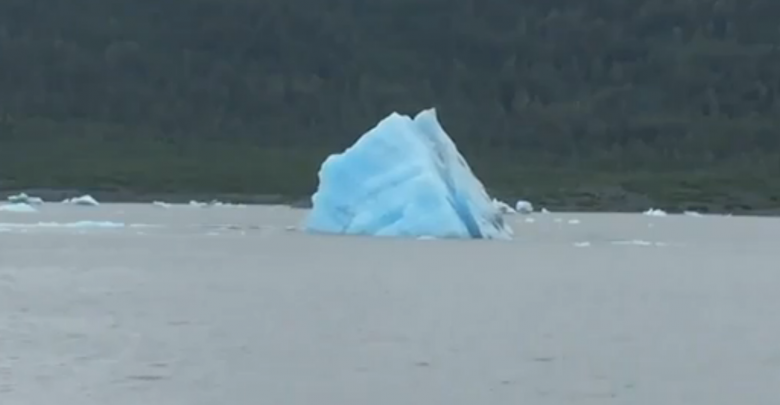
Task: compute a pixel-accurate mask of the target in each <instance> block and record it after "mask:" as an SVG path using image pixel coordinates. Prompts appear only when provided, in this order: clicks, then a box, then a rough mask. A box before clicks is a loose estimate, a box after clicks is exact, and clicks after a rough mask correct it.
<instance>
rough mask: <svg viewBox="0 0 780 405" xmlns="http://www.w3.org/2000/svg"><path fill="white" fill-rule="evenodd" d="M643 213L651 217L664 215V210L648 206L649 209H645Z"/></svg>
mask: <svg viewBox="0 0 780 405" xmlns="http://www.w3.org/2000/svg"><path fill="white" fill-rule="evenodd" d="M643 214H645V215H648V216H651V217H665V216H666V215H667V214H666V211H664V210H661V209H656V208H650V209H649V210H647V211H645V212H644V213H643Z"/></svg>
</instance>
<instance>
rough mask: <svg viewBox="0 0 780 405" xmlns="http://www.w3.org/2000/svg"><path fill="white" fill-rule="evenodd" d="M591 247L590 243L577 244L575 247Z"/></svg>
mask: <svg viewBox="0 0 780 405" xmlns="http://www.w3.org/2000/svg"><path fill="white" fill-rule="evenodd" d="M588 246H590V242H575V243H574V247H588Z"/></svg>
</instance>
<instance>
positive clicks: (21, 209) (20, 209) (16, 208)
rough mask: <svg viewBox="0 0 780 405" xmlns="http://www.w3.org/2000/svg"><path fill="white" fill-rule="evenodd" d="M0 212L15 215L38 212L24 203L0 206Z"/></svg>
mask: <svg viewBox="0 0 780 405" xmlns="http://www.w3.org/2000/svg"><path fill="white" fill-rule="evenodd" d="M0 211H4V212H16V213H32V212H38V210H37V209H35V207H33V206H32V205H30V204H26V203H12V204H0Z"/></svg>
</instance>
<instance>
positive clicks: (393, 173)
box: [305, 109, 512, 239]
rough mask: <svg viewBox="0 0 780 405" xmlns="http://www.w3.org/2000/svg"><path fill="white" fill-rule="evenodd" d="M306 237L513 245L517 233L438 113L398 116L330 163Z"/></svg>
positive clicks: (324, 171) (321, 174)
mask: <svg viewBox="0 0 780 405" xmlns="http://www.w3.org/2000/svg"><path fill="white" fill-rule="evenodd" d="M305 230H306V231H308V232H315V233H338V234H352V235H373V236H405V237H420V236H431V237H435V238H475V239H511V235H512V229H511V228H510V227H509V226H508V225H507V224H506V223H505V222H504V219H503V216H502V214H501V211H500V210H498V209H497V208H496V206H495V205H494V204H493V201H492V199H491V198H490V197H489V196H488V194H487V192H486V191H485V188H484V186H483V185H482V183H480V181H479V180H478V179H477V178H476V177H475V176H474V174H473V173H472V171H471V169H470V168H469V165H468V163H466V160H465V159H464V158H463V156H461V154H460V153H459V152H458V149H457V147H456V146H455V144H454V143H453V142H452V140H451V139H450V138H449V136H448V135H447V133H446V132H445V131H444V129H442V128H441V126H440V125H439V122H438V120H437V118H436V111H435V110H434V109H430V110H425V111H422V112H421V113H419V114H418V115H417V116H416V117H414V119H412V118H410V117H408V116H403V115H399V114H397V113H393V114H390V115H389V116H388V117H386V118H385V119H383V120H382V121H380V122H379V123H378V124H377V125H376V126H375V127H374V128H372V129H371V130H369V131H368V132H367V133H365V134H364V135H363V136H361V137H360V139H358V140H357V141H356V142H355V144H353V145H352V146H351V147H349V148H348V149H347V150H346V151H344V152H343V153H339V154H334V155H331V156H330V157H328V158H327V159H326V160H325V162H323V164H322V167H321V168H320V171H319V185H318V188H317V191H316V192H315V193H314V195H313V196H312V210H311V211H310V213H309V215H308V217H307V218H306V224H305Z"/></svg>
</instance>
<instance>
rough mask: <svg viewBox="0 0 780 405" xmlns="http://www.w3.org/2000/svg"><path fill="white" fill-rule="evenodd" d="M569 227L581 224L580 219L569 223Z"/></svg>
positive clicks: (571, 220)
mask: <svg viewBox="0 0 780 405" xmlns="http://www.w3.org/2000/svg"><path fill="white" fill-rule="evenodd" d="M568 223H569V225H578V224H579V223H580V220H579V219H570V220H569V221H568Z"/></svg>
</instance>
